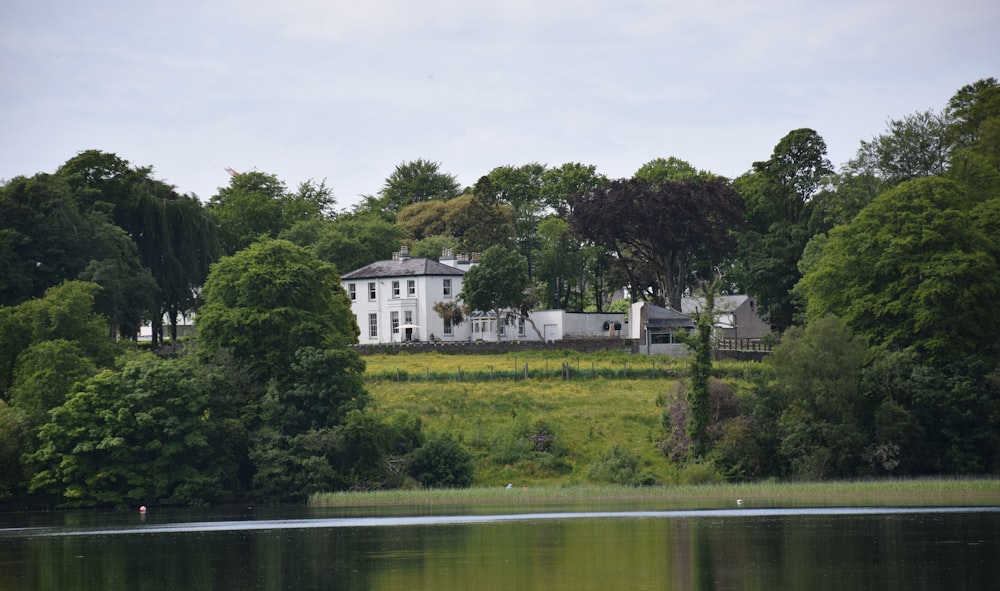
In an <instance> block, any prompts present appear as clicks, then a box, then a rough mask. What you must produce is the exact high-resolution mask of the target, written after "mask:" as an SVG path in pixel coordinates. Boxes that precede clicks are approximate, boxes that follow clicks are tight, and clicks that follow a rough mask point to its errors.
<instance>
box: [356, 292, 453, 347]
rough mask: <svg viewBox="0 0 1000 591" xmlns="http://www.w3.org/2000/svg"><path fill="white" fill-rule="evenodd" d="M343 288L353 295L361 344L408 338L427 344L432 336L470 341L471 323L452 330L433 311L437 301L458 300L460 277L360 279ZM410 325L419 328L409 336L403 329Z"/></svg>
mask: <svg viewBox="0 0 1000 591" xmlns="http://www.w3.org/2000/svg"><path fill="white" fill-rule="evenodd" d="M342 285H343V286H344V289H345V290H346V291H347V293H348V296H349V297H351V296H352V293H353V297H352V299H351V312H353V313H354V317H355V319H357V322H358V328H359V329H361V334H360V335H359V336H358V342H359V343H360V344H363V345H370V344H379V343H400V342H405V341H406V340H407V336H409V338H410V339H411V340H413V341H428V340H430V338H431V335H432V334H433V335H434V337H435V338H437V339H440V340H442V341H467V340H469V337H470V334H471V326H470V325H469V323H468V322H465V323H462V324H460V325H458V326H452V327H451V329H450V331H449V330H446V327H445V321H444V320H443V319H442V318H441V317H440V316H439V315H438V313H437V312H435V311H434V304H436V303H437V302H443V301H455V300H456V299H457V296H458V294H459V293H460V292H461V291H462V277H461V275H452V276H447V277H443V276H438V275H426V276H419V275H411V276H398V277H359V278H355V279H345V280H344V281H343V283H342ZM407 324H413V325H416V328H412V329H409V335H407V329H406V328H404V326H405V325H407ZM394 327H395V328H394ZM449 332H450V334H449Z"/></svg>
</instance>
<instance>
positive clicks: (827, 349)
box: [769, 315, 870, 478]
mask: <svg viewBox="0 0 1000 591" xmlns="http://www.w3.org/2000/svg"><path fill="white" fill-rule="evenodd" d="M868 355H869V351H868V347H867V346H866V345H865V343H864V341H863V340H862V339H860V338H858V337H856V336H855V335H854V334H853V332H852V331H851V330H850V329H849V328H847V326H846V325H845V324H844V322H843V321H842V320H841V319H839V318H837V317H836V316H833V315H829V316H825V317H823V318H819V319H817V320H815V321H813V322H811V323H809V324H808V325H807V326H806V327H805V329H801V328H797V327H794V328H791V329H789V330H788V331H786V332H785V334H784V335H783V337H782V340H781V344H780V345H778V346H777V347H775V350H774V354H773V356H772V357H771V359H770V361H769V363H770V364H771V365H772V367H773V368H774V375H775V379H776V380H777V383H778V384H779V388H780V396H781V398H782V399H783V404H782V406H783V407H784V411H783V412H782V414H781V418H780V419H779V421H778V427H779V432H780V438H781V443H780V452H781V454H782V456H783V457H784V458H785V459H786V461H787V462H788V463H789V465H790V466H791V469H792V473H793V474H794V475H795V476H797V477H803V478H829V477H841V478H843V477H849V476H854V475H857V473H858V471H859V469H860V468H861V466H862V465H863V461H862V458H863V453H864V450H865V448H866V446H867V445H868V444H869V441H870V436H869V433H868V432H867V430H866V428H865V425H864V422H863V421H864V417H865V416H866V415H867V414H868V413H869V412H870V409H868V408H866V401H865V399H864V397H863V395H862V391H861V388H860V383H861V375H862V368H863V366H864V364H865V361H866V359H867V357H868Z"/></svg>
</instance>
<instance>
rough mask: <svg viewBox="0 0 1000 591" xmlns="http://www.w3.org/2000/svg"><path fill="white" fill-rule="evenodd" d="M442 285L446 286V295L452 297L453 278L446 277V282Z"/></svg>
mask: <svg viewBox="0 0 1000 591" xmlns="http://www.w3.org/2000/svg"><path fill="white" fill-rule="evenodd" d="M442 287H443V288H444V297H446V298H450V297H451V279H445V280H444V283H443V284H442Z"/></svg>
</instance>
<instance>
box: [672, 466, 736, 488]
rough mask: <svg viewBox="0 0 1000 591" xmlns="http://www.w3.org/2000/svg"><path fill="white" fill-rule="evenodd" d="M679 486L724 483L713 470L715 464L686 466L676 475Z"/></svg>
mask: <svg viewBox="0 0 1000 591" xmlns="http://www.w3.org/2000/svg"><path fill="white" fill-rule="evenodd" d="M678 479H679V480H680V484H718V483H720V482H723V481H725V478H723V477H722V474H719V471H718V470H717V469H716V468H715V462H702V463H697V464H687V465H685V466H684V468H682V469H681V471H680V474H679V475H678Z"/></svg>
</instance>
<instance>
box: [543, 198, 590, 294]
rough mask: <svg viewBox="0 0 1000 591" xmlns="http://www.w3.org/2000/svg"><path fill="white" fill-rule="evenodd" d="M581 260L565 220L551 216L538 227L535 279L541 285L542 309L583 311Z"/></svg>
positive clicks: (583, 261)
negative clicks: (574, 296) (574, 297)
mask: <svg viewBox="0 0 1000 591" xmlns="http://www.w3.org/2000/svg"><path fill="white" fill-rule="evenodd" d="M584 257H585V253H584V250H583V247H582V245H581V244H580V242H579V240H577V239H576V237H575V236H573V235H572V233H571V232H570V227H569V223H568V222H566V220H564V219H562V218H559V217H554V216H553V217H549V218H546V219H544V220H542V221H541V222H540V223H539V224H538V253H537V254H536V255H535V260H536V261H537V265H538V266H537V270H536V272H535V278H536V280H537V281H539V282H540V283H541V284H542V285H543V288H542V301H541V303H542V305H543V306H544V307H545V308H547V309H556V308H562V309H565V310H570V311H577V312H582V311H583V306H584V302H583V289H584V277H583V274H584V264H585V258H584ZM574 288H575V290H576V292H575V293H576V296H577V297H576V299H573V294H574Z"/></svg>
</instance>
